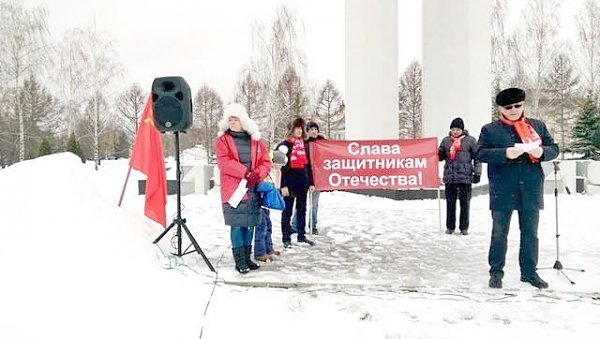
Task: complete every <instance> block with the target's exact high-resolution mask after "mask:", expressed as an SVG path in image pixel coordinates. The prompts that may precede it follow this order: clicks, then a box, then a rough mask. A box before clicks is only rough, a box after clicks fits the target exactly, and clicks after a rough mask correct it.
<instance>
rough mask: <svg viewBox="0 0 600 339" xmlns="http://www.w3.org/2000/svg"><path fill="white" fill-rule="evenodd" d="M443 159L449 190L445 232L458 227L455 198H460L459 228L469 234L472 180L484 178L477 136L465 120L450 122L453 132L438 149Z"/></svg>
mask: <svg viewBox="0 0 600 339" xmlns="http://www.w3.org/2000/svg"><path fill="white" fill-rule="evenodd" d="M438 156H439V159H440V161H446V163H445V164H444V178H443V181H444V184H445V190H444V191H445V194H446V234H452V233H454V229H455V228H456V198H458V200H459V201H460V221H459V226H458V228H459V230H460V233H461V234H462V235H467V234H469V205H470V202H471V183H475V184H476V183H478V182H479V180H480V179H481V161H479V160H478V159H477V158H476V157H477V140H475V138H473V137H472V136H470V135H469V132H468V131H467V130H465V123H464V122H463V120H462V119H461V118H456V119H454V120H452V123H450V134H449V135H448V136H446V137H445V138H444V139H442V142H441V143H440V147H439V149H438Z"/></svg>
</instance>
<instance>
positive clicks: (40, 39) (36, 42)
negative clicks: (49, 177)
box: [0, 2, 48, 161]
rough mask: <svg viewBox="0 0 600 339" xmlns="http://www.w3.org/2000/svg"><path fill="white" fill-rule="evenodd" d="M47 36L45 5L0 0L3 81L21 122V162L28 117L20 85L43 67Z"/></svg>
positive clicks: (0, 81)
mask: <svg viewBox="0 0 600 339" xmlns="http://www.w3.org/2000/svg"><path fill="white" fill-rule="evenodd" d="M47 36H48V13H47V11H46V10H45V9H44V8H42V7H36V8H32V9H29V10H28V9H25V8H23V6H22V5H21V4H19V3H16V2H0V83H8V84H9V85H8V86H7V87H8V90H9V93H10V95H11V96H12V106H13V114H14V117H15V118H16V119H17V121H18V130H19V141H18V149H19V158H18V159H19V161H23V160H24V159H25V151H26V150H25V133H26V131H25V123H26V121H25V119H24V117H23V111H22V107H21V103H20V102H19V95H18V93H19V88H20V87H21V86H22V84H23V81H24V80H25V78H26V77H28V76H30V75H33V74H35V73H36V71H37V70H39V69H41V67H42V65H43V63H44V60H45V56H46V52H45V51H46V49H47V43H46V38H47Z"/></svg>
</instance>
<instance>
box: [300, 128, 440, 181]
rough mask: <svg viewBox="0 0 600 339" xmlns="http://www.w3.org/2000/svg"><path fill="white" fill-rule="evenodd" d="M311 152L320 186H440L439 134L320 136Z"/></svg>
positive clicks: (314, 171) (313, 144) (313, 168)
mask: <svg viewBox="0 0 600 339" xmlns="http://www.w3.org/2000/svg"><path fill="white" fill-rule="evenodd" d="M310 154H311V161H312V170H313V178H314V181H315V187H316V189H317V190H350V189H375V188H379V189H415V188H436V189H437V188H438V183H439V179H438V163H439V160H438V154H437V138H423V139H403V140H355V141H352V140H318V141H315V142H312V143H311V144H310Z"/></svg>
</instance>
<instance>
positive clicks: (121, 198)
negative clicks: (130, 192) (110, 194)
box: [117, 166, 131, 207]
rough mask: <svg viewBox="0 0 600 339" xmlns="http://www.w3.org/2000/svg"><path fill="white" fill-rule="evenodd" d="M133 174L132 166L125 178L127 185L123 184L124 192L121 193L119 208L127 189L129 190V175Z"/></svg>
mask: <svg viewBox="0 0 600 339" xmlns="http://www.w3.org/2000/svg"><path fill="white" fill-rule="evenodd" d="M130 174H131V166H129V170H127V176H126V177H125V183H124V184H123V190H122V191H121V197H120V198H119V205H117V206H119V207H121V203H122V202H123V195H125V189H126V188H127V182H128V181H129V175H130Z"/></svg>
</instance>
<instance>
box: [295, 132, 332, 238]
mask: <svg viewBox="0 0 600 339" xmlns="http://www.w3.org/2000/svg"><path fill="white" fill-rule="evenodd" d="M306 133H307V134H308V139H307V142H308V147H309V149H310V147H311V144H312V143H313V142H315V141H317V140H325V139H326V138H325V136H324V135H323V134H321V133H320V131H319V125H318V124H317V123H316V122H314V121H309V122H307V123H306ZM309 153H310V150H309ZM320 196H321V192H319V191H317V190H314V191H313V192H311V193H310V194H309V199H310V211H308V212H307V213H310V214H309V216H310V218H309V220H310V225H309V226H310V229H311V230H312V234H313V235H319V230H318V229H317V221H318V219H317V214H318V213H319V197H320ZM291 225H292V233H297V232H298V226H297V225H298V221H297V218H296V210H294V213H293V214H292V221H291Z"/></svg>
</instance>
